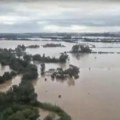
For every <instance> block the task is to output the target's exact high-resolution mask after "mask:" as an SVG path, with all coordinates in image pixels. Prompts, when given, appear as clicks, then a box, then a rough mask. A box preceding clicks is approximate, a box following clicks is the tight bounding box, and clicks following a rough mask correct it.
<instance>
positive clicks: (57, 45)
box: [43, 43, 65, 48]
mask: <svg viewBox="0 0 120 120" xmlns="http://www.w3.org/2000/svg"><path fill="white" fill-rule="evenodd" d="M43 47H44V48H47V47H65V46H64V45H62V44H55V43H47V44H45V45H43Z"/></svg>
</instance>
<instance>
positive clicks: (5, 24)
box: [0, 0, 120, 33]
mask: <svg viewBox="0 0 120 120" xmlns="http://www.w3.org/2000/svg"><path fill="white" fill-rule="evenodd" d="M0 1H1V2H0V32H9V33H10V32H116V31H117V32H118V31H120V2H119V0H116V1H115V0H114V1H109V0H102V1H101V2H100V1H99V0H83V1H78V0H76V1H74V2H73V1H72V0H71V1H69V0H66V1H65V0H64V1H65V2H64V1H62V0H61V1H60V0H59V1H60V2H58V1H57V0H55V1H51V0H49V1H47V0H44V2H42V0H34V2H32V0H31V1H29V0H21V2H17V1H15V0H14V1H13V0H4V2H3V1H2V0H0ZM19 1H20V0H19ZM28 1H29V2H28Z"/></svg>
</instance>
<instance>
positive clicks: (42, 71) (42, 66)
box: [41, 63, 45, 75]
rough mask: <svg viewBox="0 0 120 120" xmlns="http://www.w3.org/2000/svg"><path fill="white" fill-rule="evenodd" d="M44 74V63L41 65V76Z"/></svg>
mask: <svg viewBox="0 0 120 120" xmlns="http://www.w3.org/2000/svg"><path fill="white" fill-rule="evenodd" d="M44 73H45V63H42V64H41V75H44Z"/></svg>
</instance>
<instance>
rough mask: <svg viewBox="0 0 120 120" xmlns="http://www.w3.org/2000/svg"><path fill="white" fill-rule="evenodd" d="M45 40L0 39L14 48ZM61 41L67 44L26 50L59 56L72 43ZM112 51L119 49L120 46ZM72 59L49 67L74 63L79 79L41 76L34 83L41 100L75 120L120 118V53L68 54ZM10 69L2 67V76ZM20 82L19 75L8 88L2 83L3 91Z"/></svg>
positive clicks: (2, 44) (47, 65)
mask: <svg viewBox="0 0 120 120" xmlns="http://www.w3.org/2000/svg"><path fill="white" fill-rule="evenodd" d="M5 43H6V44H5ZM45 43H47V41H7V42H6V41H0V47H1V48H15V47H16V46H17V45H18V44H24V45H31V44H37V45H43V44H45ZM61 44H64V45H65V46H66V47H65V48H42V47H40V48H38V49H27V53H30V54H36V53H39V54H43V53H45V54H46V55H49V56H59V55H60V53H61V52H64V51H69V50H70V49H71V47H72V45H73V43H64V42H61ZM97 45H98V46H113V47H114V46H115V47H116V46H118V47H119V46H120V44H118V45H117V44H115V45H113V44H109V43H108V44H105V45H103V44H101V43H97ZM96 49H97V48H96ZM106 49H107V48H106ZM109 49H110V48H109ZM107 50H108V49H107ZM110 50H111V51H112V50H116V51H119V52H120V48H116V49H115V48H113V49H112V48H111V49H110ZM69 58H70V61H68V63H67V64H46V70H48V69H50V68H57V67H60V66H61V67H63V68H67V66H68V65H69V64H73V65H76V66H78V67H79V68H80V78H79V79H77V80H74V79H67V80H65V81H61V80H54V81H53V80H51V78H50V77H49V76H45V77H40V76H39V78H38V80H37V81H35V82H34V87H35V91H36V92H37V94H38V100H40V101H42V102H49V103H52V104H56V105H58V106H60V107H61V108H62V109H64V110H65V111H66V112H67V113H68V114H70V115H71V117H72V120H120V115H119V112H120V62H119V60H120V54H89V55H88V54H83V55H72V54H69ZM37 66H38V72H39V73H40V65H39V64H37ZM7 70H9V68H6V69H4V70H3V69H2V68H1V72H0V75H2V74H3V73H4V71H7ZM45 78H47V81H45ZM19 82H20V77H18V76H17V77H16V78H15V79H14V80H12V81H9V82H8V83H5V86H7V87H4V85H0V91H5V90H6V89H8V88H9V87H10V86H11V85H13V84H19ZM59 95H61V98H59Z"/></svg>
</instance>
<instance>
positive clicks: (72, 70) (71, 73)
mask: <svg viewBox="0 0 120 120" xmlns="http://www.w3.org/2000/svg"><path fill="white" fill-rule="evenodd" d="M51 77H52V78H53V79H54V78H58V79H65V78H66V77H74V78H78V77H79V68H78V67H76V66H73V65H70V67H69V68H68V69H66V70H63V69H62V68H57V70H56V71H55V72H54V73H53V74H52V75H51Z"/></svg>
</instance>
